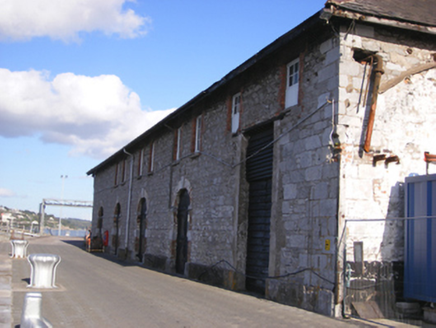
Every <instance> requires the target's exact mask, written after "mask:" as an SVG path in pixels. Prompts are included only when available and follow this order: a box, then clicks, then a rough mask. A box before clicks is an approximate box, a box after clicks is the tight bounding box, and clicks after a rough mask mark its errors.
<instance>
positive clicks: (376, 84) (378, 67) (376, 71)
mask: <svg viewBox="0 0 436 328" xmlns="http://www.w3.org/2000/svg"><path fill="white" fill-rule="evenodd" d="M373 58H374V59H375V60H376V61H377V64H376V66H375V68H374V74H375V76H374V84H373V87H372V97H371V107H370V110H369V118H368V127H367V129H366V138H365V144H364V146H363V150H364V151H365V152H367V153H368V152H369V149H370V146H371V138H372V130H373V129H374V118H375V110H376V108H377V97H378V91H379V88H380V80H381V76H382V75H383V74H384V72H385V71H384V69H383V59H382V58H381V56H380V55H374V56H373Z"/></svg>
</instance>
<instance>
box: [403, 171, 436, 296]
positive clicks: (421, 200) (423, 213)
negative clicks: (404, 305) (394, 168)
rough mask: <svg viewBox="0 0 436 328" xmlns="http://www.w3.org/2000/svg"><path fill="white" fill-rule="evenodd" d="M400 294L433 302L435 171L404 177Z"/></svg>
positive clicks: (435, 289)
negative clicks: (403, 238)
mask: <svg viewBox="0 0 436 328" xmlns="http://www.w3.org/2000/svg"><path fill="white" fill-rule="evenodd" d="M406 216H407V217H408V218H410V219H408V220H407V221H406V225H405V229H406V231H405V245H404V246H405V247H404V250H405V255H404V297H405V298H410V299H415V300H420V301H426V302H436V174H432V175H424V176H414V177H409V178H406Z"/></svg>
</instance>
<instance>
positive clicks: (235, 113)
mask: <svg viewBox="0 0 436 328" xmlns="http://www.w3.org/2000/svg"><path fill="white" fill-rule="evenodd" d="M240 111H241V93H237V94H235V95H234V96H233V98H232V133H236V132H238V130H239V115H240Z"/></svg>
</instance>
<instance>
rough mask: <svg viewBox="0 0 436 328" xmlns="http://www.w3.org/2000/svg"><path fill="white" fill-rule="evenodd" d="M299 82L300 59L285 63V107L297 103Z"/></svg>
mask: <svg viewBox="0 0 436 328" xmlns="http://www.w3.org/2000/svg"><path fill="white" fill-rule="evenodd" d="M299 82H300V60H299V59H295V60H293V61H292V62H290V63H289V64H288V65H287V85H286V101H285V107H290V106H294V105H297V104H298V92H299Z"/></svg>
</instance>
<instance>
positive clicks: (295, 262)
mask: <svg viewBox="0 0 436 328" xmlns="http://www.w3.org/2000/svg"><path fill="white" fill-rule="evenodd" d="M331 34H332V35H333V33H331ZM409 37H410V40H409V39H408V36H407V35H406V34H404V35H401V37H400V36H399V35H396V34H392V32H389V31H384V32H381V33H376V32H375V31H374V30H373V29H371V28H369V27H366V26H361V25H359V24H357V25H356V28H355V30H353V31H349V30H348V29H344V31H342V32H341V33H340V34H339V35H337V36H336V35H335V36H328V37H325V35H324V36H322V35H319V38H318V39H316V38H315V39H311V40H310V41H307V40H304V42H303V43H297V44H293V45H289V46H288V47H284V48H283V50H282V51H281V52H278V53H277V54H276V55H275V57H274V58H272V59H270V60H269V61H268V62H267V63H261V64H259V67H258V69H254V68H252V69H251V70H250V71H247V72H245V73H244V74H246V76H245V77H241V78H237V79H235V80H234V81H232V83H231V84H229V85H226V86H225V87H222V88H221V89H219V90H217V91H215V93H214V95H213V97H211V98H210V99H208V100H206V101H203V102H199V103H196V104H195V105H193V106H192V108H190V110H189V111H185V112H184V114H183V116H180V117H178V118H177V119H174V120H173V121H171V122H170V123H169V124H167V125H166V126H165V128H162V129H161V130H160V131H159V133H158V134H156V135H154V136H150V137H149V139H146V140H144V142H143V144H142V145H140V146H138V147H137V149H135V150H134V152H133V156H134V167H133V173H134V174H133V179H132V185H131V186H130V183H129V177H128V178H127V179H126V181H125V182H124V183H121V184H118V185H116V186H115V185H114V178H115V167H114V166H112V167H108V168H106V169H104V170H101V171H99V172H98V173H97V174H96V176H95V180H94V188H95V194H94V204H95V206H94V216H93V230H94V233H96V231H97V230H98V229H97V217H98V210H99V208H100V207H103V208H104V215H103V227H102V230H103V231H105V230H108V231H109V232H110V234H113V233H114V232H113V216H114V209H115V206H116V204H117V203H119V204H120V205H121V216H120V244H119V247H120V249H121V250H122V252H121V253H122V254H123V255H124V254H125V255H126V256H127V257H129V258H131V259H134V257H135V252H134V250H135V241H136V240H137V238H138V236H139V234H140V233H144V232H140V231H138V229H139V227H138V225H137V222H136V217H137V212H138V204H139V202H140V200H141V198H145V199H146V202H147V217H146V229H145V240H144V246H145V248H144V253H145V257H144V260H143V262H144V264H145V265H147V266H151V267H155V268H158V269H161V270H165V271H168V272H174V270H175V257H176V254H175V250H176V238H177V206H178V195H179V192H180V190H182V189H186V190H187V191H188V192H189V196H190V208H189V218H188V223H189V226H188V241H189V243H188V245H189V246H188V259H187V265H186V267H185V274H186V275H188V276H190V277H192V278H196V279H199V280H201V281H207V280H208V281H209V282H213V283H215V284H218V285H221V286H225V287H227V288H232V289H244V284H245V283H244V272H245V265H246V263H245V261H246V248H247V246H246V244H247V226H248V214H247V212H248V204H247V201H248V182H247V181H246V179H245V164H244V162H243V160H244V159H245V152H246V147H247V144H248V136H247V135H245V134H244V131H246V130H247V129H249V128H251V127H253V126H256V125H259V124H262V123H264V122H267V121H268V122H271V121H274V137H275V142H274V158H273V179H272V180H273V182H272V208H271V233H270V257H269V276H270V278H269V279H267V284H266V296H267V297H268V298H270V299H273V300H276V301H279V302H282V303H285V304H291V305H296V306H299V307H302V308H305V309H309V310H313V311H316V312H319V313H323V314H326V315H333V314H334V313H335V312H336V313H338V309H339V308H340V302H341V292H342V289H341V288H342V285H341V282H342V279H343V277H342V276H341V273H342V270H343V262H342V261H343V257H342V254H343V252H344V251H345V252H347V253H349V252H350V247H349V245H350V243H351V244H352V242H353V241H355V240H360V239H361V238H362V235H363V234H362V232H363V231H364V230H362V229H364V227H365V225H362V227H358V226H357V225H356V226H355V227H356V229H355V231H354V232H353V231H351V229H349V230H346V229H345V222H346V220H348V219H351V218H359V219H365V218H374V217H376V218H386V217H395V216H400V215H401V214H402V210H401V209H402V206H403V199H402V193H401V190H400V188H401V183H402V181H404V177H405V176H407V175H408V174H410V173H412V172H416V173H421V174H422V173H423V170H424V169H425V164H424V162H423V161H422V157H423V152H424V151H430V152H432V153H436V149H433V148H434V145H433V144H432V141H431V140H432V138H431V136H432V129H431V127H432V126H433V125H434V124H435V123H436V122H435V119H434V109H435V108H434V106H435V105H433V103H432V102H431V98H432V97H433V98H434V94H435V85H434V81H435V78H436V76H435V72H434V70H433V71H427V72H423V73H420V74H417V75H414V76H411V77H410V79H409V80H408V81H407V83H402V84H400V85H398V86H395V87H394V88H392V89H390V90H388V91H387V92H386V93H385V94H383V95H380V96H379V104H378V108H377V114H376V124H375V127H374V132H373V140H372V145H371V152H370V153H369V154H366V153H362V151H361V143H362V133H363V132H362V130H363V129H364V128H365V117H366V116H365V115H366V113H367V108H366V107H365V106H363V105H362V100H361V98H362V97H361V94H362V83H363V85H364V83H365V81H366V77H365V75H364V71H365V65H364V64H362V63H359V62H357V61H356V60H355V59H354V58H353V55H354V52H355V51H356V50H355V49H356V48H359V49H361V50H365V51H373V52H377V53H379V54H380V55H381V56H382V58H383V60H384V62H385V74H384V75H383V78H382V82H384V81H386V80H388V79H390V78H391V77H393V76H395V75H398V74H399V73H400V72H401V71H405V70H407V69H408V68H409V67H411V66H413V65H415V64H417V63H421V62H423V61H429V60H430V59H431V58H430V57H431V54H432V52H434V50H435V49H434V46H431V44H433V45H434V43H431V42H428V43H425V42H424V41H418V40H414V39H413V37H412V36H409ZM398 43H401V44H398ZM410 49H411V50H410ZM298 56H300V59H301V63H302V70H301V76H300V98H299V104H298V105H296V106H293V107H290V108H283V81H284V80H283V69H284V67H285V65H286V64H287V63H288V62H290V61H291V60H293V59H295V58H296V57H298ZM238 92H241V97H242V112H241V117H240V132H239V133H238V134H236V135H232V133H231V131H230V129H229V123H228V122H229V99H231V97H232V96H233V95H234V94H236V93H238ZM198 115H203V126H202V137H201V138H202V142H201V153H200V154H199V153H193V152H192V138H193V132H194V127H193V124H194V121H195V118H196V117H197V116H198ZM399 126H401V127H402V129H400V128H399ZM179 127H181V130H182V138H181V143H182V144H181V151H182V152H181V159H180V160H179V161H177V162H175V161H174V160H173V148H174V130H175V129H177V128H179ZM153 141H154V145H155V146H154V147H155V158H154V170H153V172H150V173H149V172H148V163H149V155H150V151H149V149H150V145H151V143H152V142H153ZM141 148H143V149H144V161H143V163H144V169H143V174H142V175H141V176H138V174H137V172H138V167H137V166H138V163H139V160H138V156H139V154H140V152H141ZM129 151H131V150H129ZM382 153H384V154H387V155H388V156H390V155H394V154H395V155H398V156H399V158H400V164H399V165H394V164H389V165H388V166H386V167H385V166H384V165H380V163H379V164H377V165H373V158H374V154H382ZM125 158H127V159H128V160H129V157H128V156H127V155H126V157H125ZM122 160H124V158H119V159H118V162H119V163H121V161H122ZM127 167H128V166H127ZM119 174H120V173H119ZM130 187H131V200H130V204H128V195H129V188H130ZM128 206H130V212H129V213H130V215H129V224H127V213H128V210H127V209H128ZM127 228H128V229H127ZM378 230H380V231H379V232H380V233H381V237H380V234H373V235H372V236H371V237H370V238H367V239H366V240H365V247H368V250H370V251H368V254H370V256H371V259H373V260H380V258H381V255H380V254H382V253H383V252H381V245H383V247H384V253H383V254H384V255H383V257H384V258H390V259H392V260H393V259H395V260H397V259H400V258H401V251H402V250H401V249H399V248H398V247H397V246H398V243H396V242H393V243H391V244H389V243H387V242H386V241H388V240H391V239H392V238H394V239H400V238H401V236H400V235H399V234H398V229H396V228H395V227H393V228H392V229H391V228H389V229H388V228H386V226H385V225H384V224H381V225H380V227H379V228H378ZM346 231H348V232H350V233H349V235H348V236H347V238H348V239H344V238H345V237H344V236H345V234H344V232H346ZM126 233H127V234H126ZM353 234H354V236H353ZM368 235H370V233H368ZM383 238H384V239H383ZM126 241H127V244H126ZM107 251H108V252H113V247H112V245H111V244H110V245H109V247H108V248H107ZM338 254H340V256H338ZM235 269H236V271H235ZM337 273H338V274H339V275H337ZM335 296H336V297H335Z"/></svg>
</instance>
